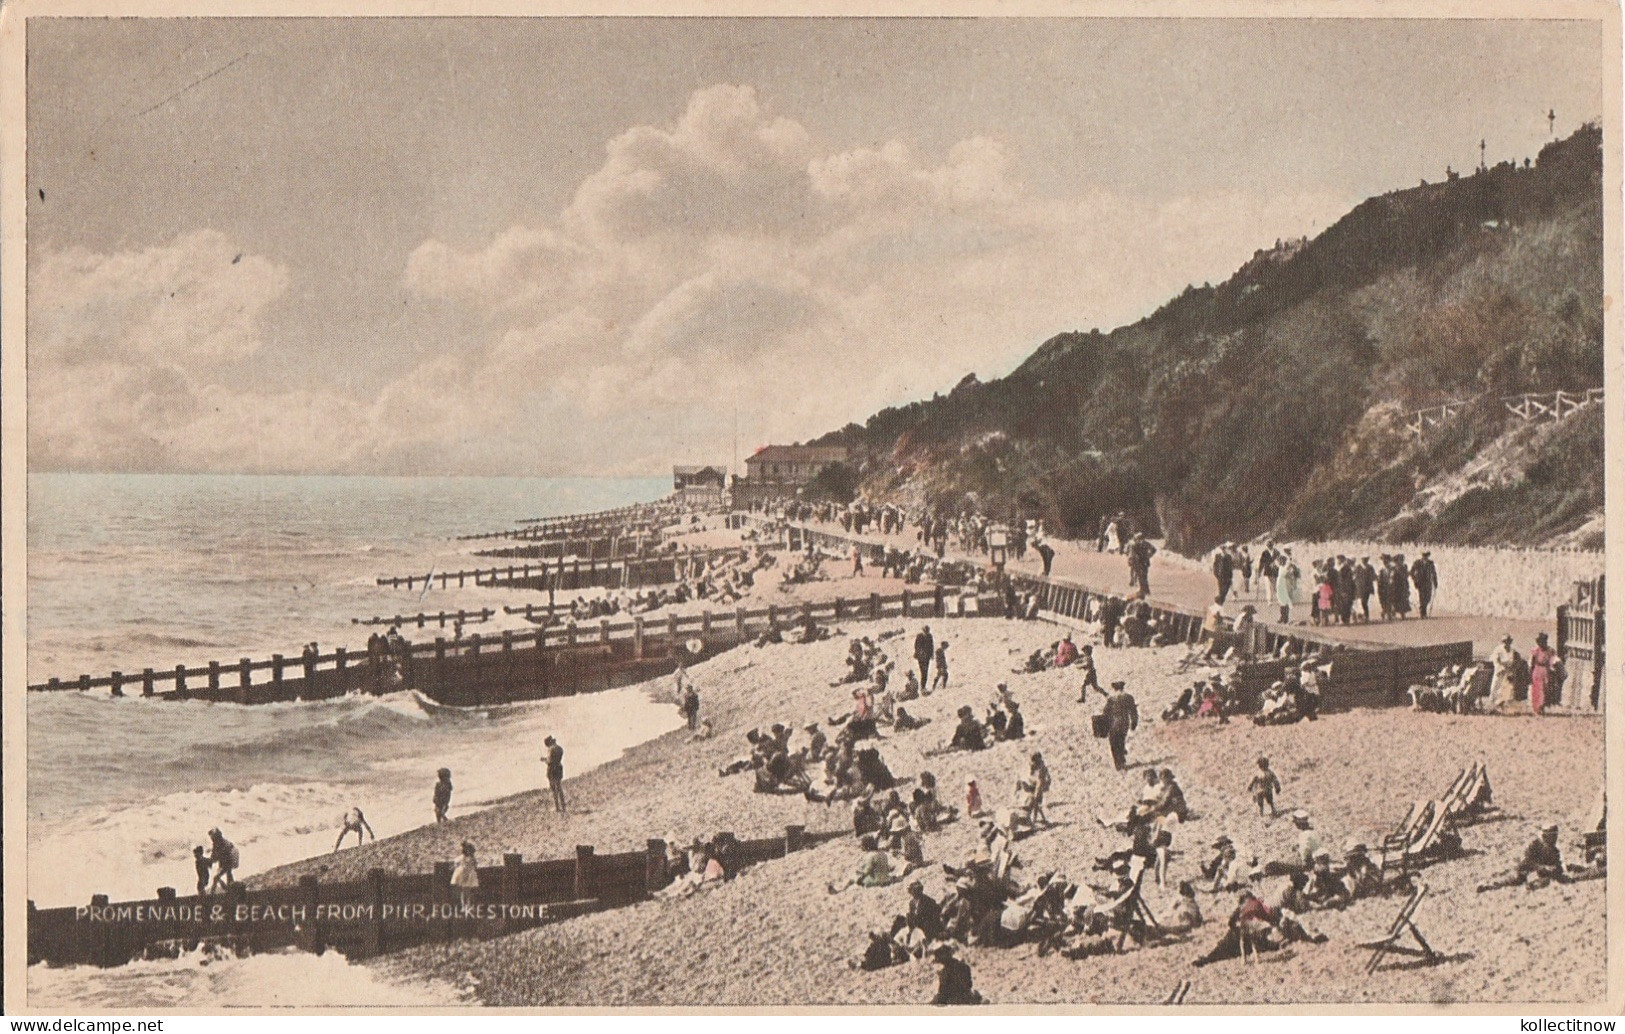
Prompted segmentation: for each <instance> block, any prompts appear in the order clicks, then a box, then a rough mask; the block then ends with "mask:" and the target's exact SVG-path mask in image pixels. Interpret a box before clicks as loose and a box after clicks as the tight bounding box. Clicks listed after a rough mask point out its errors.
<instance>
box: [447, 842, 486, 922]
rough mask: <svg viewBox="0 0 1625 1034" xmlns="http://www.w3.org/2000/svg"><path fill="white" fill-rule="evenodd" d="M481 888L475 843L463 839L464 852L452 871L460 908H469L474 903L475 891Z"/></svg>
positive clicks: (452, 881)
mask: <svg viewBox="0 0 1625 1034" xmlns="http://www.w3.org/2000/svg"><path fill="white" fill-rule="evenodd" d="M479 888H480V870H479V863H478V862H476V861H475V859H474V845H473V844H471V843H469V842H468V841H467V840H465V841H463V853H462V855H461V856H460V857H458V859H457V867H456V868H454V869H452V871H451V889H452V893H454V894H456V895H457V905H458V907H459V908H468V907H469V906H471V905H473V904H474V892H475V891H476V890H479Z"/></svg>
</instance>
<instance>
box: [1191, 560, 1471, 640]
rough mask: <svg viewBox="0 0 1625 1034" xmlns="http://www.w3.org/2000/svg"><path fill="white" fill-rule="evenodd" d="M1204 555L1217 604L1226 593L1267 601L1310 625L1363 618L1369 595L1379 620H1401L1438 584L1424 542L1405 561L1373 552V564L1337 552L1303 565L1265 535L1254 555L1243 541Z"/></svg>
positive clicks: (1285, 616)
mask: <svg viewBox="0 0 1625 1034" xmlns="http://www.w3.org/2000/svg"><path fill="white" fill-rule="evenodd" d="M1208 562H1209V567H1210V570H1211V571H1212V573H1213V580H1214V590H1215V600H1216V601H1217V602H1218V603H1219V604H1220V605H1223V604H1224V603H1225V602H1226V601H1227V600H1229V599H1230V598H1231V597H1232V596H1233V595H1234V596H1236V597H1238V598H1240V597H1246V598H1249V599H1252V600H1256V601H1261V602H1266V603H1269V604H1272V605H1274V606H1276V607H1278V608H1279V620H1280V623H1281V624H1290V623H1292V622H1293V621H1294V620H1298V618H1297V617H1296V615H1300V614H1301V615H1303V620H1306V621H1307V622H1308V623H1309V624H1311V625H1327V626H1330V625H1351V624H1362V623H1367V622H1370V621H1371V620H1372V612H1371V603H1372V598H1373V597H1375V598H1376V603H1377V617H1378V619H1379V620H1382V621H1398V620H1403V619H1405V618H1408V617H1410V616H1411V613H1412V611H1413V610H1414V611H1415V612H1416V616H1417V617H1418V618H1425V617H1427V616H1428V611H1429V610H1430V608H1431V607H1432V606H1433V598H1434V596H1435V595H1437V593H1438V590H1439V570H1438V567H1437V565H1436V564H1434V562H1433V553H1432V551H1431V550H1423V551H1422V554H1421V555H1420V556H1418V557H1417V558H1416V559H1415V560H1413V561H1410V562H1409V563H1407V561H1406V559H1405V554H1403V553H1382V554H1379V555H1378V557H1377V563H1375V564H1374V563H1372V560H1371V557H1369V556H1361V557H1358V558H1356V557H1352V556H1345V555H1343V554H1338V555H1336V556H1330V557H1323V558H1320V559H1317V560H1313V561H1310V562H1309V566H1308V569H1307V570H1305V569H1304V567H1303V564H1302V562H1301V561H1300V560H1299V559H1298V557H1296V556H1295V555H1294V553H1293V547H1291V546H1280V547H1278V546H1276V544H1275V542H1274V541H1273V540H1268V541H1266V542H1265V543H1264V545H1263V548H1262V549H1261V550H1260V551H1259V553H1258V556H1257V557H1256V558H1255V557H1254V556H1253V555H1252V552H1251V547H1250V546H1249V545H1247V544H1246V543H1242V544H1239V545H1238V544H1237V543H1235V542H1228V541H1227V542H1223V543H1220V544H1219V546H1218V547H1217V548H1215V549H1214V550H1213V552H1212V553H1211V554H1209V557H1208ZM1413 592H1414V594H1415V606H1414V607H1413V606H1412V594H1413ZM1356 606H1358V612H1356Z"/></svg>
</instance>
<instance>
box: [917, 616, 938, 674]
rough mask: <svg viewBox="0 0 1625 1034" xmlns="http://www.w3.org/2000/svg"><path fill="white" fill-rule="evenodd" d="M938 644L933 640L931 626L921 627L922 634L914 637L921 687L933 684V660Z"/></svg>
mask: <svg viewBox="0 0 1625 1034" xmlns="http://www.w3.org/2000/svg"><path fill="white" fill-rule="evenodd" d="M936 651H937V644H936V641H935V640H933V639H932V638H931V626H930V625H925V626H923V627H921V629H920V634H919V635H917V636H915V637H914V663H916V664H918V665H919V666H920V685H921V686H929V685H930V684H931V658H932V657H934V656H936Z"/></svg>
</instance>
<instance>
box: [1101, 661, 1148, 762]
mask: <svg viewBox="0 0 1625 1034" xmlns="http://www.w3.org/2000/svg"><path fill="white" fill-rule="evenodd" d="M1101 713H1102V714H1103V715H1105V717H1106V740H1107V742H1108V743H1109V744H1110V745H1111V749H1112V764H1113V765H1115V766H1116V767H1117V770H1118V771H1119V772H1121V771H1122V770H1123V769H1125V768H1127V767H1128V734H1129V733H1130V732H1131V731H1133V730H1134V729H1137V728H1139V726H1140V710H1139V708H1138V707H1136V706H1135V704H1134V698H1133V697H1132V696H1129V694H1128V684H1127V683H1125V682H1123V681H1122V680H1121V679H1119V680H1118V681H1116V682H1113V683H1112V691H1111V695H1110V696H1108V697H1107V698H1106V706H1105V708H1104V710H1103V711H1102V712H1101Z"/></svg>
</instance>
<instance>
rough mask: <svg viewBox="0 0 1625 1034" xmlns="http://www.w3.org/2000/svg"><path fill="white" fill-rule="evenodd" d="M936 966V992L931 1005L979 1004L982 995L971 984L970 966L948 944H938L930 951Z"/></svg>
mask: <svg viewBox="0 0 1625 1034" xmlns="http://www.w3.org/2000/svg"><path fill="white" fill-rule="evenodd" d="M931 961H932V962H933V963H934V964H935V965H936V967H937V993H936V996H935V997H933V998H932V999H931V1004H932V1005H981V1004H982V996H981V995H980V994H978V993H977V992H976V989H975V988H974V987H973V986H971V971H970V966H969V965H967V964H966V963H965V961H964V960H963V959H961V958H959V957H957V956H956V955H955V954H954V949H953V946H952V945H950V944H943V945H938V946H937V949H936V950H935V951H933V952H932V953H931Z"/></svg>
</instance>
